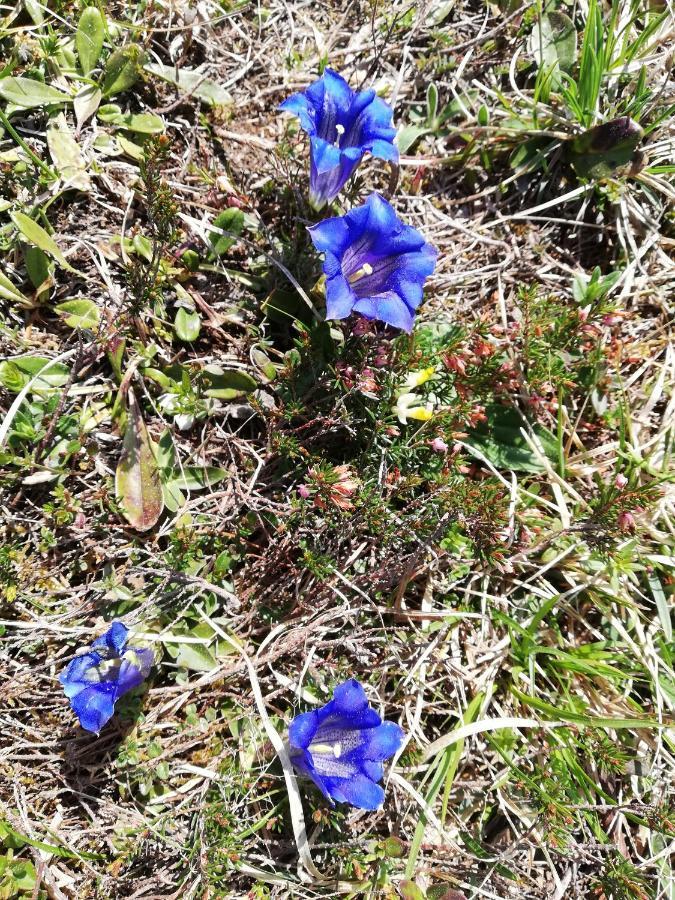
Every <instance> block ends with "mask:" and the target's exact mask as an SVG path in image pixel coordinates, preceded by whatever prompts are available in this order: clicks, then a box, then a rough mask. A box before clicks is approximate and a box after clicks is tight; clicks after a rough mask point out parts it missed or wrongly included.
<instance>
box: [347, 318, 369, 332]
mask: <svg viewBox="0 0 675 900" xmlns="http://www.w3.org/2000/svg"><path fill="white" fill-rule="evenodd" d="M372 330H373V329H372V325H371V324H370V322H369V321H368V319H362V318H359V319H357V320H356V322H354V324H353V325H352V334H353V335H354V337H362V336H363V335H364V334H369V333H370V332H371V331H372Z"/></svg>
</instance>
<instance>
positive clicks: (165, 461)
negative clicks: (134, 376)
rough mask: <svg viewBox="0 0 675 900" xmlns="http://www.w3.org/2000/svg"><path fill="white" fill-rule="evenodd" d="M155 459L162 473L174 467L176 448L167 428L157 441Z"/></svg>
mask: <svg viewBox="0 0 675 900" xmlns="http://www.w3.org/2000/svg"><path fill="white" fill-rule="evenodd" d="M148 371H149V370H148V369H146V370H145V372H144V374H145V375H147V374H148ZM155 458H156V460H157V465H158V466H159V468H160V469H161V470H162V473H165V472H169V473H170V472H171V470H172V469H174V467H175V465H176V447H175V445H174V442H173V438H172V435H171V431H170V430H169V429H168V428H165V429H164V431H163V432H162V435H161V437H160V439H159V440H158V441H157V445H156V447H155Z"/></svg>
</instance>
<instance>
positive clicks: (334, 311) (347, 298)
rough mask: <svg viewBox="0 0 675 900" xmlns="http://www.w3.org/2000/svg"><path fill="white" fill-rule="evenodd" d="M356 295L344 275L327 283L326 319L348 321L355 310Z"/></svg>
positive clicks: (339, 275) (337, 276) (334, 277)
mask: <svg viewBox="0 0 675 900" xmlns="http://www.w3.org/2000/svg"><path fill="white" fill-rule="evenodd" d="M356 299H357V298H356V295H355V294H354V291H353V290H352V289H351V287H350V286H349V282H348V281H347V279H346V278H345V277H344V275H342V273H340V274H338V275H335V276H333V278H329V279H328V281H327V282H326V318H327V319H346V318H347V316H348V315H349V314H350V313H351V312H352V310H353V309H354V304H355V303H356Z"/></svg>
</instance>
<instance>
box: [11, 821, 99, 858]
mask: <svg viewBox="0 0 675 900" xmlns="http://www.w3.org/2000/svg"><path fill="white" fill-rule="evenodd" d="M7 837H9V838H10V839H11V843H9V842H8V841H7ZM0 840H1V841H2V842H3V843H4V844H7V846H15V847H23V846H24V845H25V844H28V846H29V847H35V849H36V850H42V851H43V852H45V853H49V854H51V855H52V856H60V857H61V858H62V859H103V857H102V856H101V855H100V854H98V853H86V852H85V851H84V850H69V849H68V848H67V847H58V846H55V845H54V844H45V843H44V842H43V841H38V840H36V839H35V838H30V837H28V836H27V835H25V834H19V832H18V831H15V830H14V829H13V828H12V826H11V825H10V824H9V822H7V821H5V820H4V819H0Z"/></svg>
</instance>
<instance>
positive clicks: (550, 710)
mask: <svg viewBox="0 0 675 900" xmlns="http://www.w3.org/2000/svg"><path fill="white" fill-rule="evenodd" d="M511 693H512V694H513V695H514V696H515V697H517V698H518V699H519V700H520V701H521V703H524V704H525V705H526V706H532V707H534V709H538V710H539V711H540V712H543V713H546V714H547V715H548V716H551V718H553V719H562V720H563V721H564V722H575V723H576V724H578V725H589V726H591V727H592V728H612V729H614V730H615V731H620V730H622V729H629V730H630V729H636V728H663V727H664V724H663V723H662V722H657V721H656V720H655V719H612V718H609V717H607V716H586V715H584V714H583V713H578V712H575V710H573V709H565V708H563V707H560V706H554V705H553V704H552V703H547V702H546V701H545V700H540V699H539V698H538V697H531V696H530V695H529V694H524V693H523V692H522V691H519V690H518V688H515V687H512V688H511Z"/></svg>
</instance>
